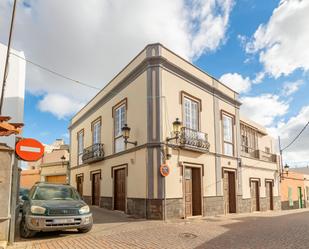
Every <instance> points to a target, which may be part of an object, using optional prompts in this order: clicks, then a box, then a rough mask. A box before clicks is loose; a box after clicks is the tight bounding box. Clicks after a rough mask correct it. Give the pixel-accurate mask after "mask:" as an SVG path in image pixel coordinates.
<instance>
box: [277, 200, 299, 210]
mask: <svg viewBox="0 0 309 249" xmlns="http://www.w3.org/2000/svg"><path fill="white" fill-rule="evenodd" d="M281 208H282V210H289V209H298V208H299V203H298V201H293V206H290V202H289V201H282V202H281Z"/></svg>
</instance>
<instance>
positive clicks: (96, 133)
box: [92, 120, 101, 144]
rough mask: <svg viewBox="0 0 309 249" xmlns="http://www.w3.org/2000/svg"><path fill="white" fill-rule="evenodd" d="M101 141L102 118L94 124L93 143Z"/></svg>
mask: <svg viewBox="0 0 309 249" xmlns="http://www.w3.org/2000/svg"><path fill="white" fill-rule="evenodd" d="M99 143H101V120H97V121H95V122H94V123H93V124H92V144H99Z"/></svg>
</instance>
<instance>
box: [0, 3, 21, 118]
mask: <svg viewBox="0 0 309 249" xmlns="http://www.w3.org/2000/svg"><path fill="white" fill-rule="evenodd" d="M16 1H17V0H14V4H13V11H12V18H11V25H10V34H9V42H8V46H7V51H6V59H5V66H4V73H3V81H2V90H1V100H0V115H2V108H3V99H4V91H5V84H6V80H7V77H8V73H9V58H10V48H11V41H12V34H13V26H14V18H15V10H16Z"/></svg>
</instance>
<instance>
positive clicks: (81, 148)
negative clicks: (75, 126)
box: [77, 131, 84, 165]
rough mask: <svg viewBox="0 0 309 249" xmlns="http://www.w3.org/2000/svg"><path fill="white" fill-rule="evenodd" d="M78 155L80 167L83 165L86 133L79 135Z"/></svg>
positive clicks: (81, 132)
mask: <svg viewBox="0 0 309 249" xmlns="http://www.w3.org/2000/svg"><path fill="white" fill-rule="evenodd" d="M77 148H78V151H77V154H78V159H77V163H78V165H80V164H83V159H82V156H83V151H84V131H80V132H78V133H77Z"/></svg>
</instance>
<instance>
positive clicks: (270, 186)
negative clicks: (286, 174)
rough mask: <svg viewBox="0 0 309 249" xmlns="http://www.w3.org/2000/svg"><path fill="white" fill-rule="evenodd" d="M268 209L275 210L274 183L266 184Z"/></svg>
mask: <svg viewBox="0 0 309 249" xmlns="http://www.w3.org/2000/svg"><path fill="white" fill-rule="evenodd" d="M266 197H267V209H268V210H274V195H273V183H272V182H266Z"/></svg>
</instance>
